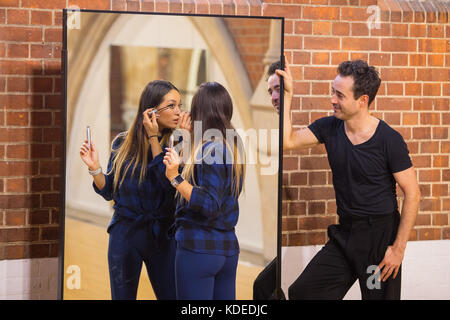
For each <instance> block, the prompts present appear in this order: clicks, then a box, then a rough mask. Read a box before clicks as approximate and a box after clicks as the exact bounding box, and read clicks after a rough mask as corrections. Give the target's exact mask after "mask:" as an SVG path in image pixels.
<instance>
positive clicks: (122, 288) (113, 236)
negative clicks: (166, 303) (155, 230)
mask: <svg viewBox="0 0 450 320" xmlns="http://www.w3.org/2000/svg"><path fill="white" fill-rule="evenodd" d="M130 225H131V223H130V222H129V221H128V220H120V221H118V222H116V223H115V224H114V225H112V226H111V228H110V230H109V247H108V264H109V277H110V284H111V297H112V299H113V300H135V299H136V296H137V289H138V284H139V277H140V275H141V271H142V262H144V263H145V266H146V268H147V273H148V277H149V278H150V282H151V284H152V287H153V291H154V292H155V296H156V298H157V299H158V300H159V299H162V300H174V299H175V298H176V294H175V276H174V268H175V267H174V264H175V239H165V238H164V239H163V240H162V241H161V242H160V243H159V247H157V246H156V244H155V241H154V239H153V237H152V235H151V234H150V233H151V230H149V229H148V228H145V227H144V228H136V230H132V231H133V232H128V230H129V228H130Z"/></svg>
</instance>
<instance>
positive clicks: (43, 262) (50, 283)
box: [0, 258, 58, 300]
mask: <svg viewBox="0 0 450 320" xmlns="http://www.w3.org/2000/svg"><path fill="white" fill-rule="evenodd" d="M57 286H58V258H43V259H20V260H2V261H0V300H55V299H57Z"/></svg>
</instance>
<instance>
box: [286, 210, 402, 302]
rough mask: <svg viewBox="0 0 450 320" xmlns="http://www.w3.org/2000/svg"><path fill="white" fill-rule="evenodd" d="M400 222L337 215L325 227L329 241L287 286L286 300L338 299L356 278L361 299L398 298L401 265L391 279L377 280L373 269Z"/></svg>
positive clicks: (394, 218)
mask: <svg viewBox="0 0 450 320" xmlns="http://www.w3.org/2000/svg"><path fill="white" fill-rule="evenodd" d="M399 222H400V215H399V213H398V212H395V213H394V214H389V215H382V216H373V217H360V216H354V215H351V216H349V215H347V216H345V217H344V216H342V217H339V224H338V225H331V226H329V227H328V237H329V238H330V239H329V241H328V242H327V243H326V244H325V246H324V247H323V248H322V249H321V250H320V251H319V252H318V253H317V254H316V255H315V256H314V258H313V259H312V260H311V261H310V263H309V264H308V265H307V266H306V268H305V270H304V271H303V272H302V274H301V275H300V276H299V277H298V278H297V280H296V281H295V282H294V283H293V284H292V285H291V286H290V287H289V293H288V294H289V299H290V300H300V299H314V300H338V299H343V298H344V296H345V294H346V293H347V291H348V290H349V289H350V288H351V286H352V285H353V284H354V283H355V281H356V280H359V285H360V288H361V295H362V299H363V300H399V299H400V288H401V267H400V271H399V273H398V274H397V277H396V278H395V279H393V278H392V275H391V276H390V277H389V279H388V280H387V281H386V282H381V281H378V275H379V274H376V273H377V272H378V271H375V268H376V267H377V266H378V265H379V264H380V263H381V261H382V260H383V258H384V255H385V253H386V250H387V247H388V246H390V245H392V244H393V242H394V240H395V237H396V235H397V230H398V226H399Z"/></svg>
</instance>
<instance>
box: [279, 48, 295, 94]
mask: <svg viewBox="0 0 450 320" xmlns="http://www.w3.org/2000/svg"><path fill="white" fill-rule="evenodd" d="M284 62H285V63H284V64H285V66H284V71H283V70H279V69H277V70H275V72H276V73H277V74H278V75H279V76H283V79H284V94H285V95H289V96H292V95H293V93H294V90H293V89H294V85H293V80H292V74H291V69H290V68H289V61H288V59H287V58H286V55H284Z"/></svg>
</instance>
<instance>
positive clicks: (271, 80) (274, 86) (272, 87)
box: [267, 61, 281, 114]
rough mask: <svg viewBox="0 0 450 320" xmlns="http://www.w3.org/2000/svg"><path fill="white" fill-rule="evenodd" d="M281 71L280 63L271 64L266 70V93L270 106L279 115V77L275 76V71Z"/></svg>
mask: <svg viewBox="0 0 450 320" xmlns="http://www.w3.org/2000/svg"><path fill="white" fill-rule="evenodd" d="M277 69H278V70H279V69H281V62H280V61H277V62H274V63H272V64H271V65H270V66H269V69H268V70H267V91H268V92H269V94H270V98H271V101H272V105H273V107H274V108H275V110H277V113H278V114H280V77H279V76H278V74H276V72H275V71H276V70H277Z"/></svg>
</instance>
